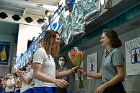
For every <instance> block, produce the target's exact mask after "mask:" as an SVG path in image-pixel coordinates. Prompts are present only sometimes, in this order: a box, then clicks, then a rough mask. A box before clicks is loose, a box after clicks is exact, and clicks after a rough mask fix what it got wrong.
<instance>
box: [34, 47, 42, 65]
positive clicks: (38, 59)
mask: <svg viewBox="0 0 140 93" xmlns="http://www.w3.org/2000/svg"><path fill="white" fill-rule="evenodd" d="M43 59H44V51H43V48H39V49H37V50H36V51H35V53H34V55H33V63H40V64H43Z"/></svg>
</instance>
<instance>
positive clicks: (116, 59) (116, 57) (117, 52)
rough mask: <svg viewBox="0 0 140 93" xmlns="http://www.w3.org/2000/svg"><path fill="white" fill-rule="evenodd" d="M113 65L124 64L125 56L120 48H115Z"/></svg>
mask: <svg viewBox="0 0 140 93" xmlns="http://www.w3.org/2000/svg"><path fill="white" fill-rule="evenodd" d="M113 65H114V66H118V65H124V58H123V56H122V54H121V52H120V50H119V49H115V50H114V54H113Z"/></svg>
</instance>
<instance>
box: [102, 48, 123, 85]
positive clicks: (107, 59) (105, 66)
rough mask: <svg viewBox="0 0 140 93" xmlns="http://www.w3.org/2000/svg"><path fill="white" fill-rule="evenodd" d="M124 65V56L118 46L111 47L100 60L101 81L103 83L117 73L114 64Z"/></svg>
mask: <svg viewBox="0 0 140 93" xmlns="http://www.w3.org/2000/svg"><path fill="white" fill-rule="evenodd" d="M119 65H124V58H123V56H122V54H121V52H120V50H119V49H118V48H113V49H112V50H111V51H110V52H108V53H107V52H106V50H105V53H104V55H103V60H102V67H101V73H102V82H103V83H105V82H107V81H109V80H111V79H112V78H113V77H114V76H116V75H117V69H116V66H119Z"/></svg>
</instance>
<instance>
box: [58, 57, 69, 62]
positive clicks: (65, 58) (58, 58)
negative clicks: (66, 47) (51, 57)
mask: <svg viewBox="0 0 140 93" xmlns="http://www.w3.org/2000/svg"><path fill="white" fill-rule="evenodd" d="M60 57H63V58H64V60H65V63H67V58H66V56H64V55H59V57H58V60H59V58H60Z"/></svg>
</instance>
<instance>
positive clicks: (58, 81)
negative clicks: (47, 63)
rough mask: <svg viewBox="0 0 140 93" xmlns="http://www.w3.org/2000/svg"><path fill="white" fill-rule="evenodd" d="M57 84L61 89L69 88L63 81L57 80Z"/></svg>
mask: <svg viewBox="0 0 140 93" xmlns="http://www.w3.org/2000/svg"><path fill="white" fill-rule="evenodd" d="M55 84H56V85H57V86H58V87H60V88H66V87H67V86H68V82H67V81H65V80H62V79H56V80H55Z"/></svg>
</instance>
